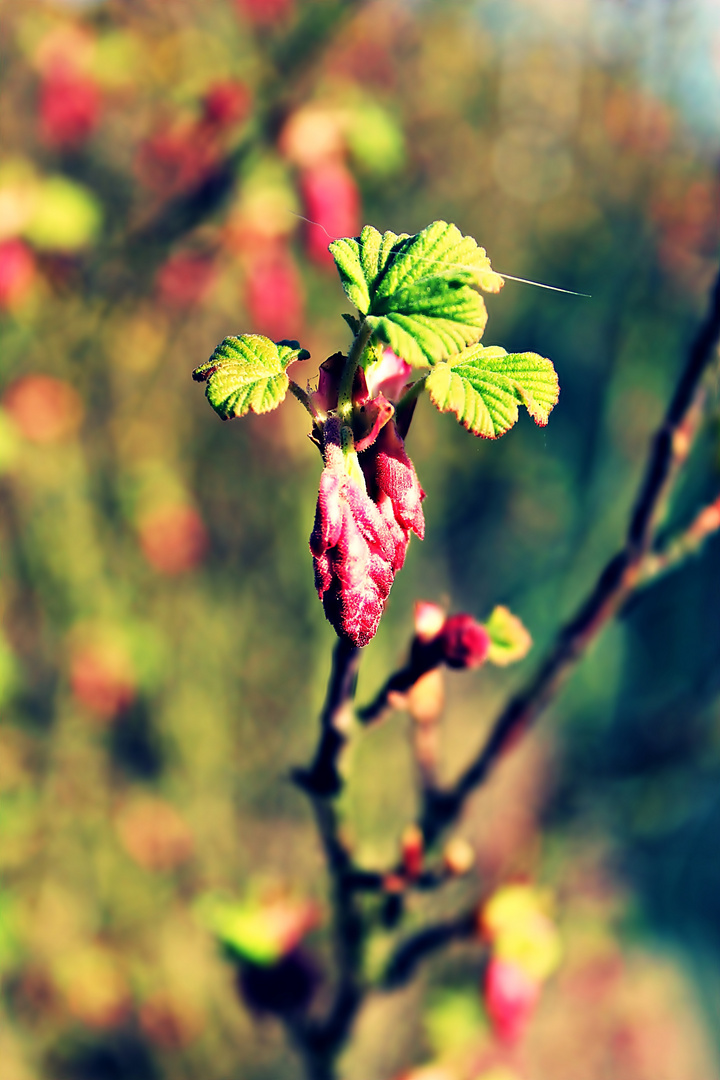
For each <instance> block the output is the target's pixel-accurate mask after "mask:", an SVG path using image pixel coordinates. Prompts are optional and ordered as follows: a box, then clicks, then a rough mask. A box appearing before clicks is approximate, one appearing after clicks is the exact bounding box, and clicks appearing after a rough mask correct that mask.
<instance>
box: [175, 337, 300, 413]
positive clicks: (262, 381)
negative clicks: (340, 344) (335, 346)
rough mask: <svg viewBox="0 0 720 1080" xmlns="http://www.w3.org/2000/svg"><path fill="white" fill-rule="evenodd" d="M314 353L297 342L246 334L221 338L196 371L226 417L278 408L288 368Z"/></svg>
mask: <svg viewBox="0 0 720 1080" xmlns="http://www.w3.org/2000/svg"><path fill="white" fill-rule="evenodd" d="M309 356H310V353H309V352H307V350H306V349H301V348H300V346H299V345H298V343H297V341H280V342H277V343H276V342H274V341H271V340H270V338H266V337H263V336H262V335H261V334H243V335H242V336H241V337H226V338H225V340H224V341H221V342H220V344H219V345H218V347H217V348H216V349H215V351H214V352H213V354H212V356H211V357H210V359H209V360H208V362H207V363H206V364H201V365H200V367H198V368H195V370H194V371H193V379H195V381H196V382H207V387H206V390H205V394H206V397H207V399H208V401H209V402H210V404H211V405H212V407H213V409H214V410H215V412H216V413H217V414H218V416H220V417H221V419H223V420H231V419H233V417H236V416H245V414H246V413H248V412H254V413H266V412H271V411H272V410H273V409H276V408H277V406H278V405H279V404H280V402H281V401H282V400H283V398H284V397H285V394H286V393H287V388H288V385H289V381H290V380H289V379H288V377H287V374H286V368H288V367H289V366H290V364H292V363H293V361H295V360H306V359H307V358H308V357H309Z"/></svg>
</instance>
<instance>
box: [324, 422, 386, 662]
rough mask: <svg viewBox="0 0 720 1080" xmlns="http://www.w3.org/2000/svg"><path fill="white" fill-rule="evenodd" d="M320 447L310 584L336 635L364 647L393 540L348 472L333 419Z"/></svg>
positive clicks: (381, 602) (377, 612) (376, 615)
mask: <svg viewBox="0 0 720 1080" xmlns="http://www.w3.org/2000/svg"><path fill="white" fill-rule="evenodd" d="M324 444H325V445H324V452H323V453H324V459H325V469H324V470H323V473H322V476H321V477H320V490H319V493H318V502H317V509H316V512H315V526H314V528H313V531H312V535H311V537H310V550H311V552H312V554H313V558H314V563H315V585H316V588H317V590H318V595H319V597H320V599H321V600H322V602H323V606H324V608H325V615H326V617H327V619H328V620H329V622H331V623H332V625H333V626H334V627H335V630H336V632H337V633H338V634H340V635H341V636H344V637H347V638H349V639H350V641H352V642H353V643H354V644H355V645H358V646H362V645H367V643H368V641H370V639H371V638H372V637H373V636H374V635H375V631H376V630H377V627H378V623H379V622H380V617H381V615H382V613H383V609H384V606H385V601H386V600H387V597H388V594H389V592H390V586H391V585H392V582H393V577H394V571H393V560H394V557H395V542H394V540H393V537H392V535H391V533H390V530H389V528H388V526H387V523H386V521H385V520H384V518H383V516H382V514H381V513H380V511H379V510H378V507H377V506H376V505H375V503H374V502H373V501H372V499H371V498H370V496H369V495H368V493H367V491H366V490H365V486H364V484H363V481H362V474H361V473H360V471H359V469H358V470H357V474H356V475H351V473H350V471H349V469H350V467H351V466H350V464H349V462H348V460H346V458H345V455H344V454H343V450H342V448H341V443H340V423H339V421H338V420H335V419H333V420H330V421H328V423H327V424H326V425H325V432H324Z"/></svg>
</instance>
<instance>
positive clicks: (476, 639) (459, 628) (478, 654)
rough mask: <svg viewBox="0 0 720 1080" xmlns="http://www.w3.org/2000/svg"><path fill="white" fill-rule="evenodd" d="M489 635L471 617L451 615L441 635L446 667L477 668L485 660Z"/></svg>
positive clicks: (488, 647)
mask: <svg viewBox="0 0 720 1080" xmlns="http://www.w3.org/2000/svg"><path fill="white" fill-rule="evenodd" d="M489 649H490V635H489V634H488V632H487V630H486V629H485V627H484V626H481V625H480V623H479V622H476V621H475V619H473V617H472V615H451V616H450V617H449V618H448V619H446V620H445V625H444V626H443V629H442V635H441V651H442V658H443V660H444V661H445V663H446V664H447V665H448V667H452V668H474V667H479V666H480V664H482V663H483V662H484V661H485V659H486V658H487V654H488V651H489Z"/></svg>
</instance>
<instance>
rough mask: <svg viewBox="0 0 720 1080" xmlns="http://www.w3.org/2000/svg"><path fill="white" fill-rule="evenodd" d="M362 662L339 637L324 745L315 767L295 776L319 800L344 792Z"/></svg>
mask: <svg viewBox="0 0 720 1080" xmlns="http://www.w3.org/2000/svg"><path fill="white" fill-rule="evenodd" d="M359 663H360V649H359V648H358V647H357V646H356V645H353V644H352V643H351V642H349V641H348V640H347V639H346V638H338V640H337V643H336V645H335V651H334V652H333V664H332V671H331V672H330V682H329V684H328V692H327V697H326V699H325V705H324V707H323V711H322V714H321V716H320V742H319V743H318V747H317V750H316V751H315V757H314V758H313V761H312V764H311V765H310V766H309V767H308V768H307V769H296V770H295V771H294V773H293V779H294V780H295V782H296V783H297V784H298V785H299V786H300V787H301V788H303V789H304V790H305V791H307V792H308V794H310V795H313V796H316V797H318V798H326V797H328V796H333V795H338V794H339V793H340V791H341V789H342V784H343V782H342V777H341V776H340V772H339V758H340V753H341V751H342V749H343V747H344V745H345V743H346V742H347V738H348V734H349V730H350V726H351V724H352V717H353V713H352V700H353V697H354V696H355V684H356V682H357V671H358V665H359Z"/></svg>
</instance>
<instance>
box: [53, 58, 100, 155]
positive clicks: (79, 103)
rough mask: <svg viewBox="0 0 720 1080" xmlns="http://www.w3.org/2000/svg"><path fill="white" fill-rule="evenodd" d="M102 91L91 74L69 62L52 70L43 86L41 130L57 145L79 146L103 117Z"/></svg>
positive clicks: (59, 146)
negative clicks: (76, 68)
mask: <svg viewBox="0 0 720 1080" xmlns="http://www.w3.org/2000/svg"><path fill="white" fill-rule="evenodd" d="M100 107H101V101H100V93H99V91H98V88H97V86H96V84H95V82H94V81H93V80H92V79H90V78H89V77H88V76H87V75H82V74H80V73H79V72H76V71H73V70H72V69H71V68H69V67H67V66H66V65H62V66H60V67H55V68H54V69H52V70H50V71H49V72H48V73H47V74H46V75H45V77H44V78H43V81H42V86H41V89H40V134H41V136H42V139H43V142H45V143H46V144H47V145H48V146H51V147H54V148H62V147H77V146H80V145H81V144H82V143H84V142H85V140H86V139H87V138H88V137H89V136H90V135H91V134H92V133H93V131H94V130H95V128H96V126H97V122H98V120H99V118H100Z"/></svg>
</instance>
